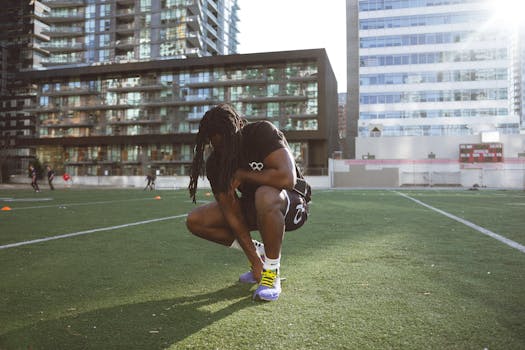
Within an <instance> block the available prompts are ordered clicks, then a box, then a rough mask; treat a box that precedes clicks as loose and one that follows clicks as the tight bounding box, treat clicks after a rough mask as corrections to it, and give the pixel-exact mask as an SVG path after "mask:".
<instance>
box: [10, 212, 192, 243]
mask: <svg viewBox="0 0 525 350" xmlns="http://www.w3.org/2000/svg"><path fill="white" fill-rule="evenodd" d="M187 215H188V214H182V215H175V216H166V217H164V218H158V219H151V220H145V221H138V222H132V223H129V224H123V225H117V226H110V227H101V228H95V229H92V230H87V231H80V232H73V233H66V234H63V235H58V236H51V237H46V238H40V239H34V240H31V241H24V242H18V243H11V244H6V245H0V250H2V249H7V248H14V247H20V246H23V245H29V244H35V243H41V242H47V241H52V240H55V239H61V238H68V237H75V236H81V235H87V234H90V233H95V232H101V231H111V230H118V229H121V228H126V227H130V226H138V225H144V224H151V223H152V222H158V221H165V220H172V219H179V218H183V217H185V216H187Z"/></svg>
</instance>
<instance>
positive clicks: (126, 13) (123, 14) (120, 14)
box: [117, 8, 135, 20]
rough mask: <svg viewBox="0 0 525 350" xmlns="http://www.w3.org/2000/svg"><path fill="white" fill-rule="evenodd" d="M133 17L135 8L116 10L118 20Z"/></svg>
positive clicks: (131, 18)
mask: <svg viewBox="0 0 525 350" xmlns="http://www.w3.org/2000/svg"><path fill="white" fill-rule="evenodd" d="M134 18H135V9H133V8H127V9H122V10H117V19H118V20H133V19H134Z"/></svg>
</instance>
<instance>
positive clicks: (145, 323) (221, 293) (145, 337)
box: [0, 284, 257, 350]
mask: <svg viewBox="0 0 525 350" xmlns="http://www.w3.org/2000/svg"><path fill="white" fill-rule="evenodd" d="M250 288H251V286H250V285H242V284H235V285H232V286H229V287H226V288H223V289H219V290H217V291H213V292H210V293H205V294H200V295H195V296H191V297H181V298H175V299H167V300H160V301H151V302H146V303H138V304H128V305H119V306H115V307H112V308H108V309H99V310H94V311H90V312H86V313H78V314H74V315H71V316H68V317H64V318H60V319H56V320H47V321H41V322H38V323H35V324H32V325H28V326H26V327H24V328H21V329H18V330H16V331H13V332H11V333H7V334H4V335H0V349H33V350H36V349H68V350H70V349H164V348H166V347H169V346H171V345H174V344H176V343H178V342H180V341H182V340H183V339H185V338H187V337H189V336H191V335H192V334H194V333H197V332H199V331H200V330H202V329H203V328H205V327H207V326H209V325H211V324H213V323H214V322H217V321H219V320H221V319H223V318H225V317H228V316H229V315H232V314H233V313H235V312H237V311H239V310H242V309H244V308H247V307H251V306H255V305H257V303H255V302H253V301H252V300H251V293H250V291H249V289H250Z"/></svg>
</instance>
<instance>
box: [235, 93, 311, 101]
mask: <svg viewBox="0 0 525 350" xmlns="http://www.w3.org/2000/svg"><path fill="white" fill-rule="evenodd" d="M307 100H308V97H307V96H294V95H276V96H265V95H261V96H257V95H242V96H240V97H239V101H240V102H288V101H290V102H298V101H307Z"/></svg>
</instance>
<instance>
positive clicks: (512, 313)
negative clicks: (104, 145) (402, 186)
mask: <svg viewBox="0 0 525 350" xmlns="http://www.w3.org/2000/svg"><path fill="white" fill-rule="evenodd" d="M399 192H402V193H405V194H407V195H409V196H410V197H411V198H414V199H416V200H419V201H421V202H423V203H426V204H428V205H430V206H432V207H434V208H437V209H440V210H443V211H445V212H447V213H449V214H452V215H455V216H456V217H459V218H462V219H465V220H468V221H469V222H471V223H474V224H476V225H478V226H479V227H481V228H484V229H487V230H490V231H491V232H494V233H497V234H499V235H501V236H504V237H506V238H508V239H510V240H512V241H513V242H515V243H516V244H517V247H518V248H516V247H511V246H509V245H507V244H505V243H502V242H500V241H498V240H496V239H494V238H491V237H489V236H487V235H484V234H482V233H480V232H479V231H477V230H475V229H473V228H471V227H468V226H466V225H465V224H463V223H460V222H457V221H455V220H453V219H451V218H449V217H446V216H444V215H442V214H440V213H438V212H435V211H433V210H432V209H429V208H427V207H424V206H422V205H420V204H418V203H416V202H414V201H412V200H410V199H409V198H406V197H403V196H401V195H400V194H399V193H398V192H396V191H387V190H366V191H365V190H341V191H335V190H319V191H314V197H313V203H312V205H311V213H310V215H311V216H310V219H309V222H308V223H307V224H306V225H305V226H304V227H303V228H301V229H300V230H298V231H295V232H290V233H288V234H287V235H286V237H285V242H284V246H283V257H282V261H281V262H282V270H281V274H282V276H284V277H286V281H284V282H283V293H282V294H281V297H280V299H279V300H278V301H277V302H273V303H261V302H254V301H252V300H251V293H252V291H253V290H254V287H253V286H246V285H240V284H238V283H237V282H236V281H237V278H238V276H239V274H241V273H243V272H245V271H246V270H247V267H248V265H247V260H246V259H245V258H244V257H243V255H242V253H240V252H239V251H235V250H232V249H227V248H224V247H221V246H218V245H214V244H212V243H209V242H206V241H203V240H201V239H199V238H196V237H193V236H191V235H190V234H189V233H188V232H187V231H186V228H185V224H184V217H183V215H184V214H186V213H187V212H188V210H190V209H191V208H192V207H193V204H192V203H190V201H189V198H188V195H187V192H186V191H183V190H180V191H154V192H145V191H142V190H139V189H136V190H132V189H127V190H115V189H89V190H75V189H60V190H56V191H54V192H51V191H46V190H44V191H42V192H41V193H33V192H32V191H30V190H17V191H15V190H9V191H8V190H0V207H4V206H9V207H11V208H12V210H11V211H0V246H1V249H0V266H1V269H0V349H1V350H10V349H32V350H37V349H50V350H55V349H67V350H73V349H97V350H98V349H264V350H267V349H287V350H288V349H478V350H482V349H525V252H524V251H521V250H520V249H519V247H523V246H524V245H525V192H523V191H488V190H482V191H466V190H457V191H447V190H426V191H425V190H399ZM155 196H161V199H160V200H159V199H155V198H154V197H155ZM198 199H199V200H201V201H208V200H211V197H208V196H206V195H205V192H201V193H200V195H199V198H198ZM36 200H38V201H36ZM152 219H162V220H159V221H149V222H148V220H152ZM130 224H135V225H130ZM97 229H98V230H97ZM79 232H80V233H84V234H82V235H77V236H71V237H66V238H61V239H55V240H49V241H36V242H33V243H30V244H26V245H20V246H15V245H16V244H17V243H20V242H28V241H34V240H39V239H45V238H47V237H54V236H60V235H66V234H75V233H79Z"/></svg>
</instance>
